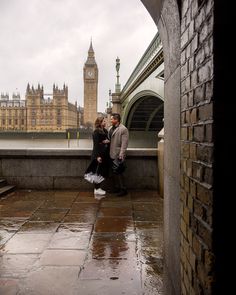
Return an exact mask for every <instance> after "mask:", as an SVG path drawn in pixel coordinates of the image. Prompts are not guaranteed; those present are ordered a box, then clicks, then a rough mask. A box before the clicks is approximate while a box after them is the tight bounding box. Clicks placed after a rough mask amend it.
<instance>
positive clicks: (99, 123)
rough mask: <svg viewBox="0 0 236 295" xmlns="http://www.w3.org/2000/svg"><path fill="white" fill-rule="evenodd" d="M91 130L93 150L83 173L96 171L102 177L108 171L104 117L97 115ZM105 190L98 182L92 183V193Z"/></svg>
mask: <svg viewBox="0 0 236 295" xmlns="http://www.w3.org/2000/svg"><path fill="white" fill-rule="evenodd" d="M94 125H95V129H94V131H93V151H92V161H91V163H90V165H89V167H88V168H87V170H86V172H85V173H89V172H93V173H95V172H97V174H99V175H102V176H103V177H104V178H106V177H107V176H108V171H109V143H110V141H109V140H108V132H107V129H106V128H105V126H106V120H105V118H104V117H98V118H97V119H96V121H95V124H94ZM105 194H106V191H104V190H103V189H102V188H101V185H100V183H95V184H94V195H105Z"/></svg>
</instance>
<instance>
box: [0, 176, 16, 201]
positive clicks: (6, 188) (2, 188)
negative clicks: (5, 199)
mask: <svg viewBox="0 0 236 295" xmlns="http://www.w3.org/2000/svg"><path fill="white" fill-rule="evenodd" d="M15 188H16V186H15V185H8V184H7V182H6V180H5V179H2V178H0V198H1V197H2V196H5V195H7V194H9V193H11V192H12V191H13V190H15Z"/></svg>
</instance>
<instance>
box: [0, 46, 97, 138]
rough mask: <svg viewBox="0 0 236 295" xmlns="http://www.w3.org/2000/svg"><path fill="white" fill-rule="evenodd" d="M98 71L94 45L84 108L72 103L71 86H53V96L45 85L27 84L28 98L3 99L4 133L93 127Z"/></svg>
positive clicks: (87, 68)
mask: <svg viewBox="0 0 236 295" xmlns="http://www.w3.org/2000/svg"><path fill="white" fill-rule="evenodd" d="M97 87H98V68H97V64H96V61H95V57H94V50H93V46H92V42H91V43H90V47H89V50H88V57H87V61H86V62H85V65H84V108H81V107H79V108H77V103H75V104H72V103H70V102H69V101H68V86H66V85H65V84H64V85H63V87H62V88H61V89H60V88H58V86H56V85H55V84H54V85H53V92H52V94H45V93H44V89H43V86H41V85H38V86H37V87H36V88H34V87H33V86H30V85H29V84H28V85H27V89H26V95H25V99H21V98H20V94H13V95H12V98H11V99H10V98H9V95H8V94H3V93H2V94H1V96H0V131H25V132H28V131H29V132H34V131H35V132H39V131H42V132H43V131H48V132H65V131H66V130H68V129H77V128H79V127H80V126H81V125H85V126H86V125H87V126H88V125H89V126H92V125H93V123H94V121H95V119H96V117H97V116H98V113H97Z"/></svg>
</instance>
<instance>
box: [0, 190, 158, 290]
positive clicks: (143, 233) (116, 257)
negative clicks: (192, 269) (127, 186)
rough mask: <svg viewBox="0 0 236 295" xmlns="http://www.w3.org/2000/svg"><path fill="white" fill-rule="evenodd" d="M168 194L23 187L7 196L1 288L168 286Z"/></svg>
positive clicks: (0, 221)
mask: <svg viewBox="0 0 236 295" xmlns="http://www.w3.org/2000/svg"><path fill="white" fill-rule="evenodd" d="M162 212H163V200H162V199H161V198H159V197H158V194H157V193H156V192H155V191H135V192H134V191H132V192H130V193H129V194H128V195H127V196H125V197H122V198H118V197H115V196H113V195H109V194H107V196H106V197H105V198H103V199H101V200H96V199H94V196H93V194H92V193H91V192H83V191H17V192H14V193H12V194H11V195H8V196H7V197H5V198H2V199H1V200H0V294H4V295H5V294H7V295H15V294H17V295H27V294H32V295H33V294H35V295H47V294H50V295H51V294H52V295H54V294H55V295H60V294H61V295H62V294H63V295H64V294H67V295H78V294H79V295H87V294H89V295H93V294H96V295H110V294H112V295H118V294H127V295H131V294H155V295H156V294H157V295H158V294H162V291H161V290H162V247H163V214H162Z"/></svg>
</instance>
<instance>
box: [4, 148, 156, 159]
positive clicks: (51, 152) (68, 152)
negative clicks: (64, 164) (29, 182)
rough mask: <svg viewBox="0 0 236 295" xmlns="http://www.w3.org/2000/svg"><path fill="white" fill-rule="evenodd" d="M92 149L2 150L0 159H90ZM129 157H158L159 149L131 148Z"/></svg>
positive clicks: (128, 153) (128, 151)
mask: <svg viewBox="0 0 236 295" xmlns="http://www.w3.org/2000/svg"><path fill="white" fill-rule="evenodd" d="M91 152H92V149H90V148H88V149H64V148H61V149H58V148H57V149H55V148H51V149H49V148H45V149H44V148H41V149H9V150H6V149H0V158H9V157H12V158H14V157H49V156H50V157H63V158H64V157H84V156H85V157H90V156H91ZM127 156H128V157H129V156H131V157H156V156H157V149H154V148H148V149H147V148H129V149H128V150H127Z"/></svg>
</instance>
